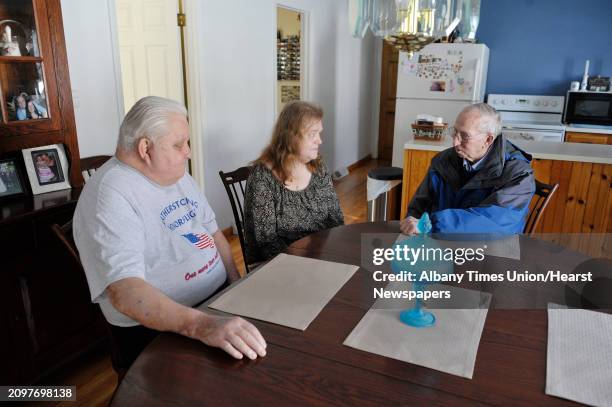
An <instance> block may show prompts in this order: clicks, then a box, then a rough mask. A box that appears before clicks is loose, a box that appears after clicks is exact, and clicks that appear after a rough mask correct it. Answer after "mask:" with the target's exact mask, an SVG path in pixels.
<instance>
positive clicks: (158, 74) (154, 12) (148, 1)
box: [115, 0, 186, 112]
mask: <svg viewBox="0 0 612 407" xmlns="http://www.w3.org/2000/svg"><path fill="white" fill-rule="evenodd" d="M115 9H116V14H117V34H118V35H117V37H118V43H119V58H120V63H121V79H122V89H123V105H124V112H127V111H128V110H130V108H131V107H132V106H133V105H134V103H136V101H137V100H138V99H140V98H142V97H144V96H150V95H154V96H162V97H166V98H169V99H173V100H176V101H178V102H181V103H184V104H185V103H186V101H185V100H184V90H183V74H182V72H183V71H182V69H183V66H182V62H181V39H180V29H179V27H178V24H177V13H178V11H179V5H178V1H177V0H116V6H115Z"/></svg>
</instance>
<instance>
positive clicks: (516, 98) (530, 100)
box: [487, 94, 565, 143]
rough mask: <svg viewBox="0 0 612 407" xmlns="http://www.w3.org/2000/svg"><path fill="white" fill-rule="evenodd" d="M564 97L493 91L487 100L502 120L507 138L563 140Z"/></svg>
mask: <svg viewBox="0 0 612 407" xmlns="http://www.w3.org/2000/svg"><path fill="white" fill-rule="evenodd" d="M564 102H565V98H564V97H563V96H536V95H498V94H490V95H489V97H488V98H487V103H488V104H489V105H490V106H492V107H494V108H495V109H496V110H497V111H498V112H499V114H500V115H501V119H502V134H503V135H504V136H506V138H509V139H511V140H512V139H514V140H529V141H551V142H557V143H561V142H563V139H564V136H565V126H564V125H563V123H561V119H562V116H563V104H564Z"/></svg>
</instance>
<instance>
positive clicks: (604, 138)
mask: <svg viewBox="0 0 612 407" xmlns="http://www.w3.org/2000/svg"><path fill="white" fill-rule="evenodd" d="M565 141H566V142H568V143H589V144H608V145H612V135H609V134H600V133H579V132H572V131H566V132H565Z"/></svg>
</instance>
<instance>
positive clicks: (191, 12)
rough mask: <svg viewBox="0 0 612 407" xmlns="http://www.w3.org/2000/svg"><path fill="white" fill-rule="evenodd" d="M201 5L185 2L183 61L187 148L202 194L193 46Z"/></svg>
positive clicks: (201, 126)
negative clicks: (187, 114) (185, 79)
mask: <svg viewBox="0 0 612 407" xmlns="http://www.w3.org/2000/svg"><path fill="white" fill-rule="evenodd" d="M200 4H201V2H200V1H198V0H195V1H193V0H185V2H184V6H185V15H186V16H187V24H186V25H185V62H186V65H187V66H186V67H185V68H186V69H187V84H186V86H187V100H188V104H189V134H190V146H191V176H192V177H193V179H195V181H196V183H197V184H198V185H199V187H200V189H201V190H202V191H204V190H205V189H204V187H205V185H204V184H205V182H204V158H205V151H204V146H205V144H206V143H205V141H206V139H205V135H204V122H203V116H204V115H203V112H204V105H203V102H202V99H203V98H202V93H201V92H202V88H201V86H200V72H201V70H202V69H201V66H200V54H199V52H198V50H199V48H198V46H197V43H198V40H199V39H200V35H199V30H198V24H197V21H198V18H197V16H199V15H200V14H199V11H200V8H199V7H200Z"/></svg>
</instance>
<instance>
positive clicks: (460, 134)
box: [448, 127, 487, 143]
mask: <svg viewBox="0 0 612 407" xmlns="http://www.w3.org/2000/svg"><path fill="white" fill-rule="evenodd" d="M448 133H449V134H450V136H451V137H452V138H455V139H459V141H460V142H461V143H467V142H468V141H470V140H473V139H476V138H478V136H482V135H483V134H487V133H479V134H473V135H471V134H469V133H466V132H464V131H459V130H457V129H456V128H454V127H451V128H449V129H448Z"/></svg>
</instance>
